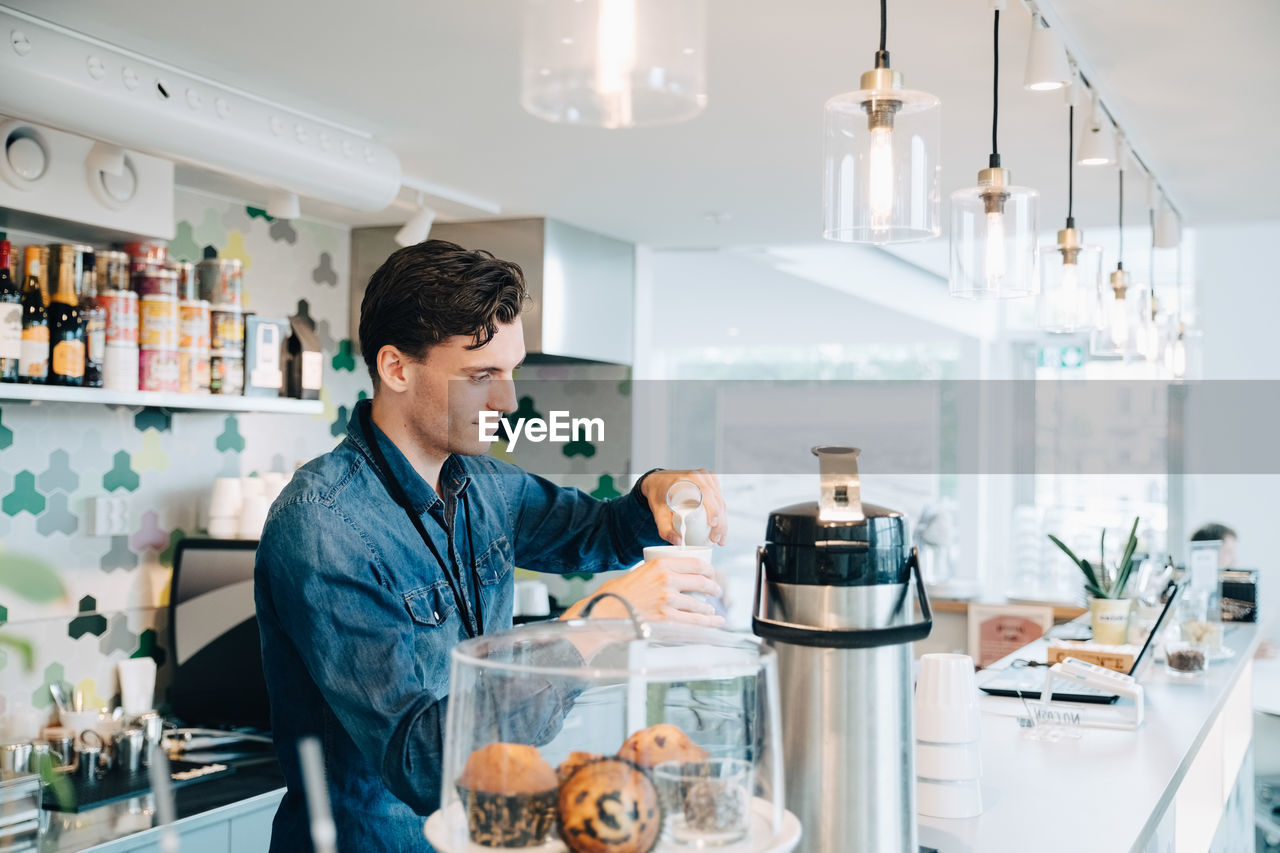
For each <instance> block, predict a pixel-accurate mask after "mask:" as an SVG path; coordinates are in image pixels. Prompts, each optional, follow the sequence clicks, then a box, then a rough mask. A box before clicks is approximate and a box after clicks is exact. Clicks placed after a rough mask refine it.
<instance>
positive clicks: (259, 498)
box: [237, 495, 271, 539]
mask: <svg viewBox="0 0 1280 853" xmlns="http://www.w3.org/2000/svg"><path fill="white" fill-rule="evenodd" d="M270 508H271V502H270V501H268V500H267V498H266V496H265V495H254V496H252V497H248V498H245V501H244V508H243V509H241V510H240V523H239V525H238V529H237V533H239V535H240V538H241V539H257V538H258V537H259V536H261V535H262V527H263V525H264V524H266V523H267V510H269V509H270Z"/></svg>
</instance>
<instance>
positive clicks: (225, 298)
mask: <svg viewBox="0 0 1280 853" xmlns="http://www.w3.org/2000/svg"><path fill="white" fill-rule="evenodd" d="M196 277H197V278H198V279H199V280H200V298H201V299H203V300H205V301H206V302H209V303H211V304H213V305H215V306H217V305H233V306H235V307H236V308H237V309H239V308H241V307H242V306H243V305H244V298H243V289H244V273H243V271H242V269H241V265H240V261H238V260H236V259H235V258H205V259H204V260H203V261H201V262H200V263H198V264H196Z"/></svg>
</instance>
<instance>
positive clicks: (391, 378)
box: [377, 344, 408, 393]
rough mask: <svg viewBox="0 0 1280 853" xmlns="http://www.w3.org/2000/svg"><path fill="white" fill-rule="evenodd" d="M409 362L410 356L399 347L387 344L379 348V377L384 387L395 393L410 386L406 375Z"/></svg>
mask: <svg viewBox="0 0 1280 853" xmlns="http://www.w3.org/2000/svg"><path fill="white" fill-rule="evenodd" d="M407 364H408V357H407V356H406V355H405V354H404V353H403V352H401V351H400V349H399V348H398V347H394V346H392V345H391V344H387V345H386V346H384V347H383V348H382V349H380V350H378V360H377V365H378V378H379V379H380V380H381V381H382V387H384V388H386V389H387V390H388V391H392V392H395V393H399V392H401V391H404V390H405V388H407V387H408V379H407V378H406V376H405V367H406V366H407Z"/></svg>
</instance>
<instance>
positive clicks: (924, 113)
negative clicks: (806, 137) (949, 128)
mask: <svg viewBox="0 0 1280 853" xmlns="http://www.w3.org/2000/svg"><path fill="white" fill-rule="evenodd" d="M887 16H888V9H887V2H886V0H880V49H879V50H877V51H876V57H875V67H874V68H873V69H872V70H870V71H867V72H866V73H864V74H863V75H862V78H861V80H860V81H859V88H858V89H857V91H854V92H845V93H844V94H841V95H836V96H835V97H833V98H831V99H830V100H828V101H827V104H826V108H825V110H824V126H825V133H824V137H823V140H824V141H823V168H824V173H825V174H824V178H823V199H822V202H823V203H822V207H823V225H822V236H823V237H825V238H826V239H828V240H834V241H837V242H841V243H873V244H876V245H883V244H886V243H906V242H911V241H915V240H927V239H929V238H931V237H937V236H938V235H939V234H940V233H942V226H941V222H940V218H939V214H938V198H939V191H938V174H939V171H940V168H941V165H940V161H939V158H938V147H939V146H938V139H939V136H940V131H941V119H940V117H941V114H942V110H941V103H942V102H941V101H939V100H938V99H937V98H936V97H935V96H933V95H930V94H928V93H926V92H917V91H915V90H912V89H904V88H902V75H901V74H899V73H898V72H897V71H894V70H892V69H890V67H889V51H888V50H887V49H886V47H885V44H886V31H887Z"/></svg>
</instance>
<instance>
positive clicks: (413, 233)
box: [393, 193, 436, 246]
mask: <svg viewBox="0 0 1280 853" xmlns="http://www.w3.org/2000/svg"><path fill="white" fill-rule="evenodd" d="M435 221H436V212H435V211H434V210H432V209H431V208H430V207H427V205H426V204H425V203H424V202H423V200H422V193H418V211H417V212H416V213H415V214H413V216H410V217H409V220H408V221H407V222H405V224H404V225H402V226H401V227H400V230H399V231H397V232H396V235H395V237H394V238H393V239H395V241H396V245H398V246H416V245H417V244H419V243H421V242H423V241H424V240H426V239H427V235H428V234H430V233H431V226H432V225H433V224H435Z"/></svg>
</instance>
